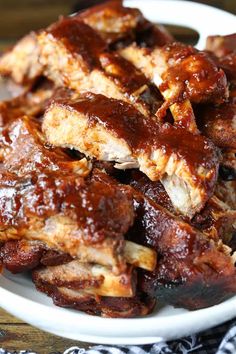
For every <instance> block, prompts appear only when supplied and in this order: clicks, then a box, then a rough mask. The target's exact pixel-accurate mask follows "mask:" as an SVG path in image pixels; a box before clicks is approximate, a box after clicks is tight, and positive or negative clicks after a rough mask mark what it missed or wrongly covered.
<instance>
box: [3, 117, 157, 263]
mask: <svg viewBox="0 0 236 354" xmlns="http://www.w3.org/2000/svg"><path fill="white" fill-rule="evenodd" d="M1 149H2V150H1V155H2V163H3V165H4V169H3V170H2V171H1V181H0V184H1V193H2V194H1V198H0V205H1V207H0V210H1V225H2V230H1V236H0V239H1V241H3V242H5V241H7V240H9V239H21V238H25V239H28V240H38V241H42V242H44V243H46V245H47V246H48V247H50V248H52V249H55V250H59V251H63V252H65V253H68V254H70V255H71V256H72V257H78V258H80V259H81V260H82V261H86V262H88V261H89V262H95V263H98V264H104V265H110V266H113V267H114V269H115V267H119V265H120V267H121V268H122V267H123V268H124V266H125V264H126V259H124V252H126V257H127V261H131V262H133V263H136V262H137V264H139V265H140V266H142V265H143V266H144V268H145V269H148V267H149V266H151V268H152V269H153V268H154V267H155V262H156V254H155V253H154V252H152V251H150V250H149V249H147V250H145V249H142V252H143V253H142V256H143V260H141V259H140V249H139V247H138V246H136V245H134V247H132V245H130V244H129V245H127V247H126V246H125V241H124V238H123V235H124V234H125V233H126V232H127V230H128V228H129V227H130V226H131V225H132V223H133V218H134V214H133V206H132V196H131V194H130V192H129V191H128V190H125V189H123V187H122V188H121V187H119V185H117V184H116V183H115V182H114V181H113V182H112V180H110V179H109V177H108V176H106V175H105V174H104V173H101V172H99V171H97V172H94V174H93V176H92V178H88V180H86V181H85V180H84V179H83V178H82V177H81V176H86V175H88V173H89V171H90V167H89V164H88V163H87V166H86V159H82V160H79V161H76V160H70V158H69V157H67V161H66V155H65V153H64V152H63V151H61V150H60V149H49V148H48V147H47V148H46V147H45V146H44V140H43V137H42V133H40V129H39V125H38V123H37V122H35V121H33V120H29V119H27V118H23V119H18V120H16V121H14V122H13V123H12V124H11V125H10V126H8V127H6V128H5V130H3V132H2V137H1ZM9 203H10V204H9ZM8 205H10V209H9V210H8V209H7V208H8ZM100 205H102V206H103V208H100V207H99V206H100ZM88 221H89V222H88ZM92 221H93V222H92ZM65 235H67V237H65ZM130 251H134V252H133V253H132V255H129V252H130ZM146 253H147V256H145V254H146ZM150 256H151V257H150ZM147 257H150V261H149V263H148V262H147V260H146V258H147ZM148 264H149V265H148ZM151 264H152V265H151Z"/></svg>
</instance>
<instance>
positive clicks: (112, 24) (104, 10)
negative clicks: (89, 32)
mask: <svg viewBox="0 0 236 354" xmlns="http://www.w3.org/2000/svg"><path fill="white" fill-rule="evenodd" d="M74 18H76V19H78V20H80V21H83V22H84V23H86V24H87V25H89V26H90V27H92V28H93V29H94V30H96V31H97V32H99V34H100V36H101V37H102V38H103V39H104V40H105V41H106V42H107V43H109V44H110V43H113V42H116V41H117V40H119V39H126V38H129V39H133V38H134V37H135V31H136V29H137V27H138V25H139V23H140V21H141V20H142V19H143V15H142V13H141V12H140V11H139V10H138V9H134V8H128V7H123V6H122V2H120V1H108V2H105V3H102V4H99V5H97V6H93V7H91V8H89V9H87V10H84V11H81V12H78V13H77V14H75V15H74Z"/></svg>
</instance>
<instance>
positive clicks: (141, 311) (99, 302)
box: [33, 273, 156, 318]
mask: <svg viewBox="0 0 236 354" xmlns="http://www.w3.org/2000/svg"><path fill="white" fill-rule="evenodd" d="M33 281H34V282H35V285H36V288H37V289H38V290H39V291H42V292H44V293H46V294H47V295H48V296H50V297H52V299H53V302H54V303H55V305H57V306H61V307H67V308H74V309H77V310H80V311H84V312H87V313H89V314H92V315H99V316H102V317H124V318H129V317H137V316H145V315H147V314H149V313H150V312H151V311H152V310H153V308H154V306H155V303H156V301H155V299H153V298H151V297H149V296H147V295H146V294H143V293H138V294H136V295H135V296H133V297H131V298H127V297H106V296H98V295H93V294H89V293H87V292H86V291H83V290H73V289H69V288H66V287H57V286H55V285H50V284H47V283H46V282H43V283H42V282H41V281H39V280H38V279H37V277H36V276H35V275H34V273H33Z"/></svg>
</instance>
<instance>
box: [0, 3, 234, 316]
mask: <svg viewBox="0 0 236 354" xmlns="http://www.w3.org/2000/svg"><path fill="white" fill-rule="evenodd" d="M235 58H236V56H235V35H229V36H225V37H224V36H213V37H210V38H209V39H208V41H207V46H206V50H205V51H198V50H196V49H195V48H194V47H192V46H190V45H186V44H183V43H179V42H176V41H175V39H174V38H173V37H172V35H171V34H169V33H168V32H167V30H166V29H165V28H164V27H162V26H159V25H157V24H153V23H151V22H150V21H148V20H147V19H145V18H144V17H143V15H142V13H141V12H140V11H139V10H138V9H133V8H132V9H131V8H126V7H124V6H123V5H122V2H121V1H107V2H105V3H103V4H100V5H98V6H94V7H92V8H89V9H86V10H84V11H81V12H79V13H76V14H73V15H71V16H69V17H63V18H60V19H59V20H58V21H57V22H55V23H53V24H52V25H50V26H49V27H48V28H46V29H42V30H39V31H37V32H31V33H30V34H28V35H26V36H25V37H24V38H23V39H21V40H20V41H19V42H18V43H17V44H16V45H15V46H13V47H12V48H11V49H10V50H8V51H7V52H6V53H4V54H3V55H1V57H0V74H1V75H2V76H3V77H6V79H7V80H9V82H12V92H13V94H14V95H13V96H14V97H12V98H11V99H9V100H7V101H1V102H0V160H1V166H0V265H1V268H3V269H4V268H5V269H6V270H8V271H10V272H12V273H22V272H30V274H31V276H32V281H33V282H34V284H35V286H36V288H37V289H38V290H39V291H41V292H43V293H45V294H47V295H48V296H50V297H51V298H52V299H53V301H54V303H55V304H56V305H58V306H62V307H68V308H75V309H77V310H80V311H84V312H86V313H89V314H93V315H100V316H104V317H135V316H144V315H147V314H149V313H151V312H152V311H154V308H155V304H156V303H163V302H164V303H166V304H171V305H174V306H181V307H184V308H187V309H190V310H194V309H199V308H203V307H207V306H211V305H214V304H217V303H219V302H221V301H224V300H225V299H227V298H229V297H230V296H232V295H235V293H236V285H235V284H236V281H235V280H236V279H235V276H236V272H235V260H236V256H235V251H236V244H235V241H234V238H235V237H234V235H235V229H236V205H235V200H236V185H235V182H236V177H235V176H236V173H235V171H236V157H235V156H236V155H235V152H236V145H235V114H236V109H235V104H236V99H235V97H236V74H235V73H236V70H235V68H236V65H235V63H236V61H235ZM10 80H11V81H10ZM14 85H15V86H14Z"/></svg>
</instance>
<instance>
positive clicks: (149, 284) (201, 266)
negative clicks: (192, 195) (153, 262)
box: [128, 192, 236, 309]
mask: <svg viewBox="0 0 236 354" xmlns="http://www.w3.org/2000/svg"><path fill="white" fill-rule="evenodd" d="M135 200H136V202H135V209H136V213H137V215H138V218H137V219H136V223H135V224H134V227H133V229H132V231H130V232H129V235H128V237H129V238H130V239H131V240H132V239H133V237H134V238H135V239H136V240H138V242H139V243H142V244H144V245H149V246H151V247H153V248H154V249H156V250H157V252H158V259H159V261H158V263H157V267H156V270H155V271H154V272H140V274H139V282H140V283H139V284H140V287H141V289H142V290H143V291H144V292H146V293H148V294H149V295H150V296H156V297H157V298H158V299H159V301H164V302H166V303H168V304H172V305H175V306H178V307H184V308H188V309H196V308H201V307H206V306H210V305H212V304H216V303H218V302H220V301H223V300H225V299H226V298H228V297H230V296H231V295H233V294H234V293H235V281H234V280H233V279H235V276H236V271H235V267H234V260H233V258H232V257H231V256H230V254H229V252H230V250H229V248H228V247H225V246H224V245H223V244H222V241H221V240H218V241H214V240H213V239H210V238H209V237H208V236H207V235H204V234H203V233H201V232H200V231H198V230H196V229H194V228H193V227H192V226H190V225H189V224H187V223H185V222H184V221H183V220H180V219H178V218H177V217H175V216H173V215H172V214H171V213H170V212H168V211H167V210H166V209H164V208H162V207H160V206H159V205H158V204H156V203H155V202H153V201H151V200H150V199H149V198H147V197H145V198H144V197H143V196H142V195H140V194H139V193H138V192H137V196H136V199H135ZM137 230H138V232H137Z"/></svg>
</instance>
